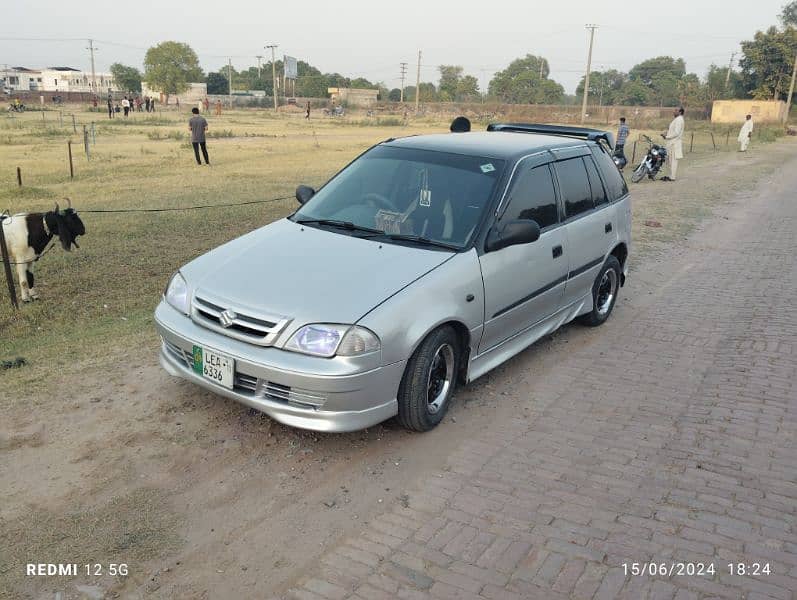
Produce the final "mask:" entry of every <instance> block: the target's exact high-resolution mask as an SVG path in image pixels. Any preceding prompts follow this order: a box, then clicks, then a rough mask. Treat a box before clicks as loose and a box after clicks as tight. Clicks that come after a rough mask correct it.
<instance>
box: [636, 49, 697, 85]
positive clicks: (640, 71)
mask: <svg viewBox="0 0 797 600" xmlns="http://www.w3.org/2000/svg"><path fill="white" fill-rule="evenodd" d="M663 73H669V74H671V75H672V76H673V79H674V80H678V79H680V78H681V77H683V76H684V75H685V74H686V63H684V59H683V58H677V59H676V58H673V57H672V56H657V57H656V58H649V59H647V60H644V61H642V62H641V63H639V64H638V65H635V66H634V67H633V68H632V69H631V70H630V71H629V72H628V78H629V79H631V80H632V81H640V82H642V83H643V84H644V85H646V86H648V87H650V88H653V87H654V84H653V78H654V76H659V78H660V79H661V76H662V74H663ZM671 80H672V79H671Z"/></svg>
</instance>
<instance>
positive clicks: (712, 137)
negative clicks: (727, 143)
mask: <svg viewBox="0 0 797 600" xmlns="http://www.w3.org/2000/svg"><path fill="white" fill-rule="evenodd" d="M709 133H710V134H711V145H712V146H714V150H715V151H716V149H717V142H715V141H714V132H713V131H710V132H709Z"/></svg>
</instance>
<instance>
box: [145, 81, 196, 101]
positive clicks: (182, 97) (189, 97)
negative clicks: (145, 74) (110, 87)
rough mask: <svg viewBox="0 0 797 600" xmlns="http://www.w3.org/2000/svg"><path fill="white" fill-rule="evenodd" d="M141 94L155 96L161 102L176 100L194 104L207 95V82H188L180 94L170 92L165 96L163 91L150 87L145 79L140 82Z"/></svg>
mask: <svg viewBox="0 0 797 600" xmlns="http://www.w3.org/2000/svg"><path fill="white" fill-rule="evenodd" d="M141 95H142V96H150V97H151V98H156V99H157V100H158V101H159V102H160V103H161V104H175V103H176V102H177V101H178V100H179V101H180V104H185V105H188V104H196V103H197V102H199V101H201V100H204V99H205V98H207V95H208V84H207V83H189V84H188V89H187V90H186V91H185V92H183V93H182V94H171V95H170V96H168V98H167V96H166V94H164V93H163V92H161V91H160V90H158V89H156V88H152V87H150V86H149V84H148V83H147V82H146V81H142V82H141Z"/></svg>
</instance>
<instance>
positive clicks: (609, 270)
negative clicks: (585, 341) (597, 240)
mask: <svg viewBox="0 0 797 600" xmlns="http://www.w3.org/2000/svg"><path fill="white" fill-rule="evenodd" d="M621 275H622V268H621V267H620V261H619V260H617V257H616V256H614V255H609V258H607V259H606V262H605V263H603V268H602V269H601V270H600V272H599V273H598V276H597V277H596V278H595V283H593V284H592V311H591V312H588V313H587V314H585V315H582V316H581V317H579V321H581V323H583V324H584V325H588V326H590V327H597V326H598V325H602V324H603V323H604V322H605V321H606V319H608V318H609V315H610V314H612V309H613V308H614V304H615V302H617V293H618V292H619V290H620V276H621Z"/></svg>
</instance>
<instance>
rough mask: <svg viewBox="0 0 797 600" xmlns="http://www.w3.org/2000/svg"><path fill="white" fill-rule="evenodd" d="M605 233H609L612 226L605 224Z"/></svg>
mask: <svg viewBox="0 0 797 600" xmlns="http://www.w3.org/2000/svg"><path fill="white" fill-rule="evenodd" d="M603 230H604V231H605V232H606V233H609V232H610V231H611V230H612V224H611V223H606V227H604V228H603Z"/></svg>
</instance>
